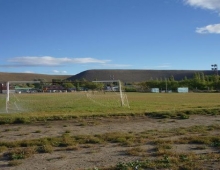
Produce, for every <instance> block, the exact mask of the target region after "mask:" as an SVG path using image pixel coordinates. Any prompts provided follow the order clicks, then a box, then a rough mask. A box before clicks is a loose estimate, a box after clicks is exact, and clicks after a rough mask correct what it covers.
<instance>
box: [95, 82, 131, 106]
mask: <svg viewBox="0 0 220 170" xmlns="http://www.w3.org/2000/svg"><path fill="white" fill-rule="evenodd" d="M92 82H94V83H118V86H119V93H120V99H121V106H126V104H125V99H126V101H127V103H128V99H127V96H126V95H123V92H122V88H121V81H120V80H100V81H92ZM127 106H128V107H130V106H129V103H128V104H127Z"/></svg>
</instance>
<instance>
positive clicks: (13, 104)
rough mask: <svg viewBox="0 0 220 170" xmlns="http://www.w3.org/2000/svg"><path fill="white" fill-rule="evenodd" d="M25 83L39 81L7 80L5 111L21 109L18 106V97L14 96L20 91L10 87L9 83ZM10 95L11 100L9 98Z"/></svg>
mask: <svg viewBox="0 0 220 170" xmlns="http://www.w3.org/2000/svg"><path fill="white" fill-rule="evenodd" d="M25 83H30V84H33V83H40V81H8V82H7V83H6V106H5V108H6V113H9V112H11V111H12V112H15V111H19V110H21V108H20V107H19V106H18V104H17V103H18V102H19V99H18V98H17V97H16V95H15V94H16V93H20V91H16V90H15V89H13V90H12V89H10V84H25ZM11 97H12V100H10V98H11Z"/></svg>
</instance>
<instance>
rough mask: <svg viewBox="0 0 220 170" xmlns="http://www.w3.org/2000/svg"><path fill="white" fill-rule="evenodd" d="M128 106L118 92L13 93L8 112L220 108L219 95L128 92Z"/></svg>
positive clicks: (0, 103) (1, 106) (1, 100)
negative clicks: (122, 102) (122, 104)
mask: <svg viewBox="0 0 220 170" xmlns="http://www.w3.org/2000/svg"><path fill="white" fill-rule="evenodd" d="M126 96H127V101H128V104H127V105H126V106H121V98H120V95H119V93H116V92H105V93H104V92H73V93H33V94H26V93H22V94H10V104H9V106H8V111H9V113H22V114H32V115H38V116H39V115H43V114H47V115H64V114H71V115H73V116H86V115H87V116H91V115H106V114H107V115H108V114H130V113H132V114H140V113H148V112H163V111H168V112H176V111H182V110H202V109H218V108H219V107H220V94H219V93H126ZM5 109H6V96H5V95H4V94H1V96H0V111H1V113H4V112H5Z"/></svg>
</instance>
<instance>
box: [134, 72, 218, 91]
mask: <svg viewBox="0 0 220 170" xmlns="http://www.w3.org/2000/svg"><path fill="white" fill-rule="evenodd" d="M138 85H139V86H140V87H141V88H142V89H143V90H149V89H151V88H160V89H161V90H172V91H176V90H177V88H178V87H188V88H189V89H190V90H219V89H220V76H218V75H204V73H195V74H194V76H193V78H191V79H188V78H187V77H185V78H184V79H183V80H180V81H176V80H175V79H174V77H173V76H171V77H169V78H165V79H156V80H150V81H145V82H141V83H139V84H138Z"/></svg>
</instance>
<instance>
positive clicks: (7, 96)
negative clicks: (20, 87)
mask: <svg viewBox="0 0 220 170" xmlns="http://www.w3.org/2000/svg"><path fill="white" fill-rule="evenodd" d="M10 83H40V81H8V82H7V83H6V112H7V113H8V108H9V100H10V97H9V96H10Z"/></svg>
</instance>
